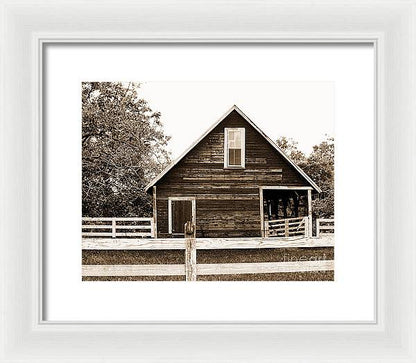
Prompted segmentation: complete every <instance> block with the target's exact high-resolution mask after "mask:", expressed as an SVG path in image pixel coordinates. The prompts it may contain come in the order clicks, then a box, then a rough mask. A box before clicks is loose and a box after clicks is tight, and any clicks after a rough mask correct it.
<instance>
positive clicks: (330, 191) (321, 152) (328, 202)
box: [276, 136, 335, 218]
mask: <svg viewBox="0 0 416 363" xmlns="http://www.w3.org/2000/svg"><path fill="white" fill-rule="evenodd" d="M276 143H277V145H278V146H279V147H280V148H281V149H282V150H283V152H285V153H286V155H288V156H289V157H290V158H291V159H292V160H293V161H294V162H295V163H296V164H297V165H299V167H301V168H302V169H303V170H304V171H305V172H306V174H308V175H309V176H310V177H311V178H312V180H313V181H314V182H315V183H316V184H318V186H319V187H320V188H321V189H322V193H320V195H319V196H317V197H316V198H315V199H314V200H313V201H312V210H313V214H314V216H315V217H318V218H330V217H333V216H334V153H335V148H334V138H333V137H328V136H327V138H326V139H325V140H324V141H322V142H321V143H320V144H318V145H315V146H314V147H313V149H312V152H311V153H310V155H308V156H306V155H305V154H304V153H302V152H301V151H300V150H299V149H298V143H297V142H296V141H295V140H293V139H291V138H286V137H280V138H279V139H278V140H277V142H276Z"/></svg>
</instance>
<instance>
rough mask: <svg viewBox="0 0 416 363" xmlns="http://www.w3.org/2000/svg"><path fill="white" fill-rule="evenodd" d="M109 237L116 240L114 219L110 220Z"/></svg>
mask: <svg viewBox="0 0 416 363" xmlns="http://www.w3.org/2000/svg"><path fill="white" fill-rule="evenodd" d="M111 236H112V237H113V238H116V219H115V218H113V219H112V220H111Z"/></svg>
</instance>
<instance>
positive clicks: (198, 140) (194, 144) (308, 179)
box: [145, 105, 322, 193]
mask: <svg viewBox="0 0 416 363" xmlns="http://www.w3.org/2000/svg"><path fill="white" fill-rule="evenodd" d="M233 111H236V112H238V113H239V114H240V115H241V116H242V117H243V118H244V119H245V120H246V121H247V122H248V123H249V124H250V125H251V126H253V127H254V129H255V130H256V131H257V132H258V133H260V135H262V136H263V137H264V138H265V139H266V140H267V141H268V142H269V143H270V144H271V145H272V146H273V148H274V149H275V150H277V151H278V152H279V153H280V154H281V155H282V156H283V157H284V158H285V159H286V160H287V161H288V162H289V164H291V165H292V166H293V167H294V168H295V170H296V171H297V172H298V173H299V174H301V175H302V176H303V177H304V178H305V179H306V181H307V182H308V183H309V184H310V185H311V186H312V187H313V188H314V189H315V190H316V191H317V192H318V193H321V192H322V190H321V188H319V187H318V185H317V184H316V183H315V182H314V181H313V180H312V179H311V178H310V177H309V176H308V175H307V174H306V173H305V172H304V171H303V170H302V169H301V168H300V167H299V166H298V165H297V164H296V163H295V162H294V161H293V160H292V159H290V158H289V156H287V155H286V154H285V153H284V151H283V150H282V149H281V148H280V147H279V146H278V145H277V144H276V143H275V142H274V141H273V140H272V139H270V138H269V137H268V136H267V135H266V134H265V133H264V132H263V131H262V130H261V129H260V128H259V127H258V126H257V125H256V124H255V123H254V122H253V121H252V120H251V119H250V118H249V117H247V115H246V114H245V113H244V112H243V111H241V109H240V108H239V107H238V106H237V105H233V106H232V107H231V108H230V109H229V110H228V111H227V112H225V113H224V114H223V115H222V116H221V117H220V118H219V119H218V120H217V121H216V122H215V123H214V124H213V125H212V126H211V127H210V128H209V129H208V130H207V131H205V132H204V133H203V134H202V135H201V136H200V137H199V138H198V139H197V140H196V141H195V142H193V143H192V144H191V146H189V148H187V149H186V150H185V151H184V152H183V153H182V154H181V155H180V156H179V157H178V158H176V159H175V160H174V161H172V162H171V163H170V164H169V165H168V166H167V167H166V168H165V169H164V170H163V171H162V172H160V173H159V175H157V176H156V177H155V178H153V179H152V181H151V182H150V183H149V184H147V185H146V187H145V191H146V192H147V191H148V190H149V189H150V188H151V187H153V186H154V185H155V184H156V183H157V182H158V181H159V180H160V179H162V178H163V177H164V176H165V175H166V174H167V173H168V172H169V171H170V170H171V169H172V168H173V167H174V166H175V165H176V164H178V163H179V162H180V161H181V160H182V159H183V158H184V157H185V156H186V155H187V154H188V153H189V152H190V151H191V150H192V149H193V148H194V147H195V146H196V145H198V144H199V143H200V142H201V141H202V140H203V139H204V137H205V136H207V135H208V134H209V133H210V132H211V131H212V130H213V129H214V128H215V127H217V126H218V125H219V124H220V123H221V122H222V121H223V120H224V119H225V118H226V117H227V116H228V115H229V114H230V113H231V112H233Z"/></svg>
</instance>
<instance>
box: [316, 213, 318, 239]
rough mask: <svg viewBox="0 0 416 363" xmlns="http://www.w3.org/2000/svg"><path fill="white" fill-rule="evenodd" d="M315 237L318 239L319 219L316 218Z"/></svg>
mask: <svg viewBox="0 0 416 363" xmlns="http://www.w3.org/2000/svg"><path fill="white" fill-rule="evenodd" d="M316 237H319V218H316Z"/></svg>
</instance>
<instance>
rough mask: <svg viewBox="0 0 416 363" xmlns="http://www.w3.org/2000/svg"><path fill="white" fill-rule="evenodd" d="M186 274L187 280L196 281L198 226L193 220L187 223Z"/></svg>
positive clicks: (185, 229)
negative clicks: (196, 226)
mask: <svg viewBox="0 0 416 363" xmlns="http://www.w3.org/2000/svg"><path fill="white" fill-rule="evenodd" d="M184 231H185V276H186V281H196V239H195V237H196V228H195V225H194V224H193V223H192V222H189V221H188V222H186V223H185V228H184Z"/></svg>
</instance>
